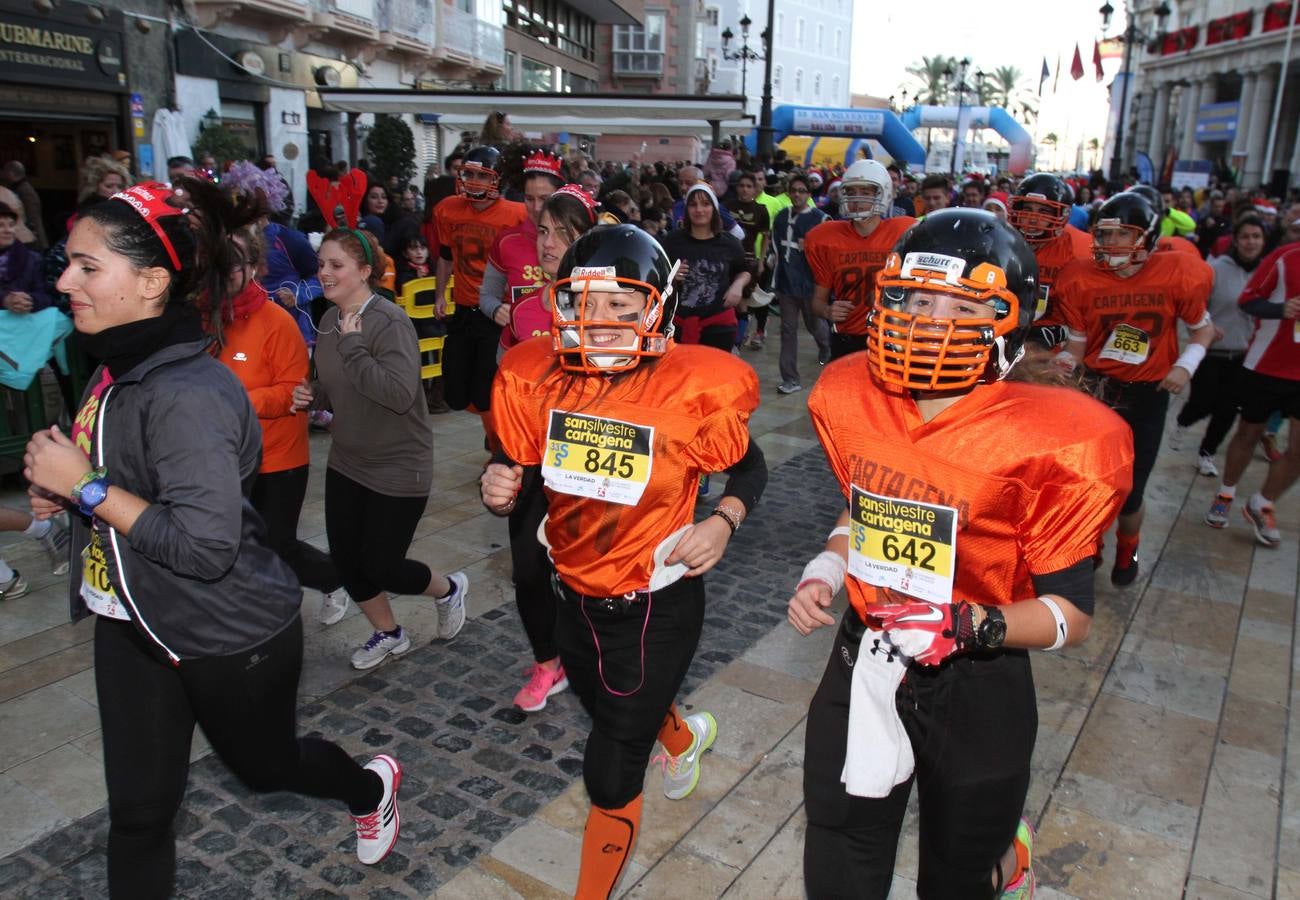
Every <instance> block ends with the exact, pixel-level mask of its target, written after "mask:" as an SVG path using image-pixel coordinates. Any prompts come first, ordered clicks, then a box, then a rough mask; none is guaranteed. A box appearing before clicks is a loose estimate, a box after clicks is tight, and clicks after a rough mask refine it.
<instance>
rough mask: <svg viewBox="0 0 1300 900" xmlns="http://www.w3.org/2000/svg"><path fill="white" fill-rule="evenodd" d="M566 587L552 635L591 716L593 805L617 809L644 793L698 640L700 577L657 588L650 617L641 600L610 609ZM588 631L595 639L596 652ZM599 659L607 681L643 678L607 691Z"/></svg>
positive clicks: (587, 766)
mask: <svg viewBox="0 0 1300 900" xmlns="http://www.w3.org/2000/svg"><path fill="white" fill-rule="evenodd" d="M563 591H564V596H563V597H562V598H561V599H560V603H559V611H558V615H557V617H556V625H555V640H556V642H557V643H558V644H559V646H560V660H561V662H563V663H564V672H565V674H566V675H568V676H569V684H570V685H571V686H572V687H573V690H574V693H576V694H577V695H578V699H580V700H581V701H582V705H583V707H584V708H585V709H586V710H587V713H588V714H589V715H590V716H591V734H590V735H589V736H588V738H587V750H586V753H585V754H584V756H583V760H582V780H583V783H584V784H585V785H586V787H587V793H588V794H589V795H590V796H591V802H592V803H593V804H595V805H596V806H599V807H601V808H602V809H618V808H619V807H622V806H626V805H627V804H628V803H630V802H632V800H633V799H635V798H636V796H637V795H638V794H640V793H641V789H642V786H643V784H644V782H645V769H646V764H647V763H648V762H649V760H650V751H651V750H653V749H654V744H655V738H656V736H657V735H658V734H659V728H660V726H662V725H663V721H664V716H666V715H668V710H669V708H671V707H672V705H673V701H674V700H676V698H677V691H678V689H679V688H680V687H681V686H682V680H683V679H685V678H686V670H687V669H688V668H690V665H691V658H692V657H693V656H694V655H695V647H696V646H697V645H698V644H699V642H700V631H701V630H702V629H703V628H704V579H702V578H683V579H682V580H681V581H678V582H677V583H676V584H672V585H670V586H668V587H666V588H664V589H663V590H662V591H659V592H657V593H655V594H654V595H653V596H652V597H651V599H650V601H649V616H650V621H649V623H648V624H647V623H646V615H647V604H646V603H645V602H641V603H635V604H631V605H630V606H629V607H627V608H626V609H620V610H615V611H607V610H605V609H603V608H602V606H601V604H600V603H598V602H597V601H594V600H591V599H579V597H578V595H577V594H575V593H573V592H572V591H570V590H569V589H568V588H567V587H566V588H564V589H563ZM584 612H585V616H584ZM589 623H590V624H589ZM643 626H645V652H644V656H643V655H642V650H641V647H642V644H641V629H642V627H643ZM593 630H594V632H595V634H596V635H597V636H598V637H599V639H600V651H599V653H597V650H596V643H595V641H594V640H593V639H592V632H593ZM598 661H602V662H603V670H604V682H606V683H608V685H609V687H611V688H613V689H614V690H616V691H632V690H634V689H635V688H636V686H637V683H638V682H639V681H640V680H641V678H642V675H643V673H644V677H645V683H644V684H642V685H641V689H640V690H639V691H636V693H634V694H632V696H630V697H619V696H616V695H614V694H611V693H610V692H609V691H608V690H606V689H605V684H604V683H602V681H601V673H600V671H598V670H597V662H598ZM643 663H644V666H643Z"/></svg>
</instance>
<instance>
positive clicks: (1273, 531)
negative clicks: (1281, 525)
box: [1241, 503, 1282, 547]
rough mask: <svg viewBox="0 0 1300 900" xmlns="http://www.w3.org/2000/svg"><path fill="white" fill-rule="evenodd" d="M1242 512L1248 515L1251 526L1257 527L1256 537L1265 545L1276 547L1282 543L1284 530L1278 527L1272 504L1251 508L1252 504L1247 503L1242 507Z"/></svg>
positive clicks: (1247, 518)
mask: <svg viewBox="0 0 1300 900" xmlns="http://www.w3.org/2000/svg"><path fill="white" fill-rule="evenodd" d="M1241 514H1242V515H1244V516H1245V517H1246V521H1247V522H1249V523H1250V527H1251V528H1254V529H1255V538H1256V539H1257V540H1258V541H1259V542H1260V543H1261V544H1263V545H1264V546H1265V547H1276V546H1277V545H1278V544H1280V543H1282V532H1280V531H1278V529H1277V519H1276V518H1275V517H1274V515H1273V507H1272V506H1261V507H1260V508H1259V509H1251V507H1250V504H1249V503H1247V504H1246V505H1245V506H1243V507H1242V508H1241Z"/></svg>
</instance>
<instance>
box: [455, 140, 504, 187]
mask: <svg viewBox="0 0 1300 900" xmlns="http://www.w3.org/2000/svg"><path fill="white" fill-rule="evenodd" d="M471 182H473V183H472V184H471ZM456 193H457V194H459V195H460V196H462V197H466V198H468V199H470V200H475V201H478V200H495V199H496V198H498V197H500V196H501V151H500V150H498V149H497V148H496V147H487V146H484V147H475V148H474V149H472V150H469V151H466V153H465V157H464V158H463V159H462V160H461V161H460V174H459V175H458V176H457V178H456Z"/></svg>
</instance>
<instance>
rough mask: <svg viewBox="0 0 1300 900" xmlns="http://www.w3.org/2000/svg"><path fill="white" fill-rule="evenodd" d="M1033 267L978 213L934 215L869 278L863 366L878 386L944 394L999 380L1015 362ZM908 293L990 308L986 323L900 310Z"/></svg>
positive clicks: (1022, 250)
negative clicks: (871, 302)
mask: <svg viewBox="0 0 1300 900" xmlns="http://www.w3.org/2000/svg"><path fill="white" fill-rule="evenodd" d="M1037 279H1038V264H1037V262H1036V261H1035V260H1034V257H1033V253H1032V251H1030V249H1029V247H1028V246H1027V245H1026V244H1025V242H1024V240H1023V239H1022V238H1021V237H1020V236H1019V235H1018V234H1017V233H1016V232H1014V231H1013V230H1012V229H1010V228H1009V227H1007V226H1006V225H1004V224H1003V223H1001V222H999V221H998V220H997V219H996V217H994V216H993V215H991V214H990V213H987V212H984V211H983V210H968V209H962V210H956V209H954V210H941V211H940V212H938V213H932V214H930V215H929V216H927V217H926V219H925V221H924V222H922V223H920V224H918V225H916V226H914V227H913V228H912V229H911V230H910V231H908V232H907V234H905V235H904V236H903V238H902V239H901V240H900V241H899V243H898V244H897V245H896V246H895V248H894V252H893V253H891V254H890V256H889V258H888V259H887V260H886V261H885V265H884V268H882V269H881V271H880V272H879V273H878V274H877V276H876V302H875V306H874V307H873V308H872V310H871V313H870V314H869V315H868V317H867V360H868V365H870V367H871V370H872V372H874V373H875V374H876V376H877V377H879V378H880V379H881V380H882V381H884V382H886V383H888V384H893V385H897V386H899V387H903V388H907V389H909V390H916V391H953V390H964V389H967V388H971V387H973V386H975V385H976V384H980V383H981V382H991V381H998V380H1000V379H1002V378H1005V377H1006V376H1007V374H1008V373H1009V372H1010V371H1011V368H1012V366H1014V365H1015V364H1016V362H1017V361H1019V359H1020V357H1021V356H1022V355H1023V353H1024V339H1025V333H1026V331H1027V329H1028V326H1029V323H1030V320H1031V319H1032V317H1033V304H1032V298H1033V294H1034V292H1035V291H1036V289H1037ZM917 291H928V292H932V293H940V294H946V295H949V296H952V297H959V298H961V299H964V300H969V301H971V302H973V303H981V304H987V305H989V306H991V307H993V313H992V315H991V316H990V317H987V318H970V319H962V318H946V317H932V316H926V315H921V314H919V313H914V312H911V311H909V309H908V307H909V303H910V298H911V295H912V294H913V293H914V292H917Z"/></svg>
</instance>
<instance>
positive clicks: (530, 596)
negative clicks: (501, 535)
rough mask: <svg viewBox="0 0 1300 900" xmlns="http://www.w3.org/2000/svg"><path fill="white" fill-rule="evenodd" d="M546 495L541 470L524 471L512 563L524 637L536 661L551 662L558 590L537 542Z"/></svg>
mask: <svg viewBox="0 0 1300 900" xmlns="http://www.w3.org/2000/svg"><path fill="white" fill-rule="evenodd" d="M546 509H547V501H546V492H545V491H543V490H542V476H541V469H540V468H538V467H537V466H528V467H527V468H525V469H524V482H523V486H522V487H521V488H520V490H519V494H518V495H517V497H516V498H515V508H514V509H512V510H511V511H510V562H511V565H512V566H513V567H514V572H515V606H517V607H518V608H519V618H520V620H521V621H522V622H523V623H524V634H526V635H528V643H529V644H531V645H532V648H533V659H535V660H537V662H549V661H550V660H552V659H555V657H557V656H559V655H560V651H559V649H558V648H557V647H556V646H555V606H556V599H555V588H554V586H553V585H552V584H551V573H552V571H553V570H552V568H551V560H550V558H549V557H548V556H547V555H546V548H545V547H543V546H542V543H541V541H539V540H538V539H537V529H538V527H539V526H540V525H541V524H542V519H544V518H545V517H546Z"/></svg>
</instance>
